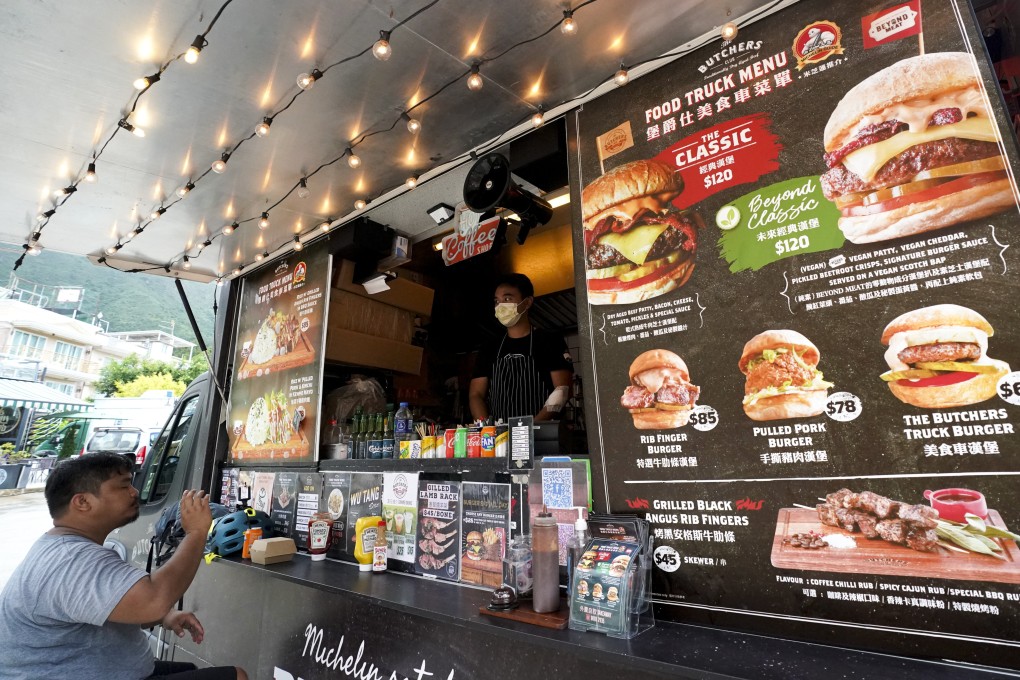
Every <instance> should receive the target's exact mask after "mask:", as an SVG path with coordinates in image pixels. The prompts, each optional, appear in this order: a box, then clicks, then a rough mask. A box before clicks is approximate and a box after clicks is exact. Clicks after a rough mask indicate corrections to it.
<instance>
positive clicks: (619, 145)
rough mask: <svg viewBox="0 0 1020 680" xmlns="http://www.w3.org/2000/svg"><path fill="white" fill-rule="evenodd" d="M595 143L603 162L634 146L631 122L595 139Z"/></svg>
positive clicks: (622, 124) (626, 122)
mask: <svg viewBox="0 0 1020 680" xmlns="http://www.w3.org/2000/svg"><path fill="white" fill-rule="evenodd" d="M595 143H596V144H597V145H598V149H599V158H601V159H602V160H606V159H607V158H609V157H611V156H615V155H616V154H618V153H620V152H621V151H623V150H624V149H629V148H630V147H632V146H634V136H633V135H632V134H631V131H630V121H629V120H628V121H624V122H623V123H621V124H620V125H617V126H616V127H614V128H613V129H612V130H610V131H609V132H605V133H603V134H601V135H599V136H598V137H597V138H596V139H595Z"/></svg>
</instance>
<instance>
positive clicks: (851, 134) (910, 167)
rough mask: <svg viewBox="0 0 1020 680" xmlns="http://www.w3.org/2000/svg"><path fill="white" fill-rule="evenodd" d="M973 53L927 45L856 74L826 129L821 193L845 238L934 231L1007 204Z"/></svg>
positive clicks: (880, 237)
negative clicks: (929, 49) (926, 50)
mask: <svg viewBox="0 0 1020 680" xmlns="http://www.w3.org/2000/svg"><path fill="white" fill-rule="evenodd" d="M996 140H997V136H996V131H995V123H994V122H993V121H992V120H991V118H990V116H989V112H988V108H987V106H985V99H984V95H983V94H982V93H981V89H980V82H979V80H978V73H977V64H976V63H975V61H974V58H973V57H972V56H970V55H969V54H966V53H964V52H934V53H931V54H925V55H921V56H918V57H910V58H909V59H904V60H902V61H898V62H896V63H895V64H893V65H892V66H889V67H888V68H885V69H882V70H881V71H879V72H878V73H875V74H874V75H872V76H870V77H868V78H866V79H865V80H863V81H861V82H860V83H859V84H858V85H857V86H855V87H854V88H853V89H851V90H850V91H849V92H847V93H846V95H845V96H844V97H843V99H841V100H840V102H839V104H837V105H836V109H835V110H834V111H833V112H832V117H830V118H829V122H828V124H827V125H826V126H825V135H824V142H825V151H826V154H825V164H826V165H827V166H828V167H829V170H828V171H827V172H826V173H825V174H824V175H822V177H821V183H822V190H823V192H824V193H825V197H826V198H828V199H829V200H830V201H833V202H834V203H835V204H836V207H838V208H839V209H840V211H841V212H842V217H841V218H840V220H839V228H840V229H842V230H843V233H844V235H846V237H847V239H849V240H850V241H852V242H854V243H871V242H873V241H885V240H887V239H893V238H899V237H901V236H910V235H912V234H919V233H921V232H925V231H930V230H933V229H941V228H944V227H948V226H951V225H954V224H957V223H958V222H964V221H967V220H974V219H978V218H981V217H986V216H988V215H992V214H995V213H997V212H999V211H1001V210H1003V209H1005V208H1007V207H1010V206H1012V205H1013V194H1012V191H1011V189H1010V186H1009V180H1007V179H1006V172H1005V166H1004V161H1003V158H1002V154H1001V152H1000V150H999V145H998V144H997V142H996Z"/></svg>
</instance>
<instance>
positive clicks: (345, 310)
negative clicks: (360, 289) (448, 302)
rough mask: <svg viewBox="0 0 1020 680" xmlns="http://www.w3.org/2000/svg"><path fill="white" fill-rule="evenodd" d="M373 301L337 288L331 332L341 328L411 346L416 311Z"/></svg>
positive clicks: (330, 303) (332, 304) (370, 298)
mask: <svg viewBox="0 0 1020 680" xmlns="http://www.w3.org/2000/svg"><path fill="white" fill-rule="evenodd" d="M374 298H375V296H374V295H373V296H372V297H362V296H361V295H357V294H355V293H351V292H348V291H346V290H338V289H334V290H333V291H332V296H331V297H330V300H329V328H330V331H332V330H333V329H336V328H340V329H343V330H348V331H355V332H357V333H364V334H366V335H374V336H376V337H380V338H386V339H387V340H396V341H397V342H402V343H405V344H410V342H411V337H412V336H413V335H414V312H409V311H407V310H406V309H400V308H399V307H394V306H393V305H388V304H386V303H385V302H380V301H378V300H376V299H374Z"/></svg>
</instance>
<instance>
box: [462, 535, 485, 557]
mask: <svg viewBox="0 0 1020 680" xmlns="http://www.w3.org/2000/svg"><path fill="white" fill-rule="evenodd" d="M464 544H465V546H466V548H465V550H464V556H465V557H467V558H468V559H469V560H476V561H477V560H480V559H482V553H483V552H484V550H485V548H484V547H483V546H482V534H481V532H479V531H469V532H468V535H467V536H465V537H464Z"/></svg>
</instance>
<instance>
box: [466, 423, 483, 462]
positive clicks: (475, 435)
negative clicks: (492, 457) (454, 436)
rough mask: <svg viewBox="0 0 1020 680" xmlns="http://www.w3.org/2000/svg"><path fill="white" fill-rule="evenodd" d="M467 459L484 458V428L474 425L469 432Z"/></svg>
mask: <svg viewBox="0 0 1020 680" xmlns="http://www.w3.org/2000/svg"><path fill="white" fill-rule="evenodd" d="M467 457H468V458H481V457H482V428H481V427H478V426H477V425H472V426H471V427H469V428H468V431H467Z"/></svg>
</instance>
